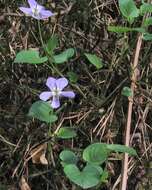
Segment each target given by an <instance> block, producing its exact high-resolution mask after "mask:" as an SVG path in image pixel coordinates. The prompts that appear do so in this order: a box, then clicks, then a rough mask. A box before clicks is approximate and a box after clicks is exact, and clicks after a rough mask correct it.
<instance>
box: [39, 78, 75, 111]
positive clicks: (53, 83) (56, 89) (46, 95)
mask: <svg viewBox="0 0 152 190" xmlns="http://www.w3.org/2000/svg"><path fill="white" fill-rule="evenodd" d="M67 85H68V80H67V79H66V78H59V79H55V78H53V77H49V78H48V79H47V81H46V86H47V87H48V88H49V89H50V91H45V92H42V93H41V94H40V99H41V100H43V101H49V102H50V98H52V101H51V106H52V108H58V107H60V100H59V98H60V97H61V96H64V97H67V98H74V97H75V94H74V92H73V91H63V89H64V88H65V87H66V86H67Z"/></svg>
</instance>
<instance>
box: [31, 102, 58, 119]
mask: <svg viewBox="0 0 152 190" xmlns="http://www.w3.org/2000/svg"><path fill="white" fill-rule="evenodd" d="M28 115H29V116H31V117H34V118H36V119H39V120H40V121H45V122H47V123H53V122H55V121H56V120H57V116H56V115H55V114H54V113H53V109H52V107H51V105H50V104H49V103H48V102H44V101H37V102H35V103H33V104H32V106H31V108H30V110H29V113H28Z"/></svg>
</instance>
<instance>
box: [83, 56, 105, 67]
mask: <svg viewBox="0 0 152 190" xmlns="http://www.w3.org/2000/svg"><path fill="white" fill-rule="evenodd" d="M84 55H85V56H86V57H87V59H88V60H89V62H90V63H91V64H93V65H94V66H95V67H96V68H97V69H101V68H102V67H103V63H102V60H101V58H99V57H97V56H96V55H95V54H90V53H85V54H84Z"/></svg>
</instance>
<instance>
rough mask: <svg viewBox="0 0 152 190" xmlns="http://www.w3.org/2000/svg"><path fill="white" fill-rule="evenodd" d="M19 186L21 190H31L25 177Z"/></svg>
mask: <svg viewBox="0 0 152 190" xmlns="http://www.w3.org/2000/svg"><path fill="white" fill-rule="evenodd" d="M19 186H20V189H21V190H31V188H30V186H29V185H28V183H27V182H26V180H25V178H24V177H23V176H22V177H21V180H20V184H19Z"/></svg>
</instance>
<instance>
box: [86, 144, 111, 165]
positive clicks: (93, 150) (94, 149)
mask: <svg viewBox="0 0 152 190" xmlns="http://www.w3.org/2000/svg"><path fill="white" fill-rule="evenodd" d="M108 154H109V150H108V149H107V145H106V144H104V143H94V144H91V145H89V146H88V147H87V148H85V149H84V151H83V159H84V160H85V161H87V162H89V163H92V164H102V163H103V162H105V160H106V159H107V157H108Z"/></svg>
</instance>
